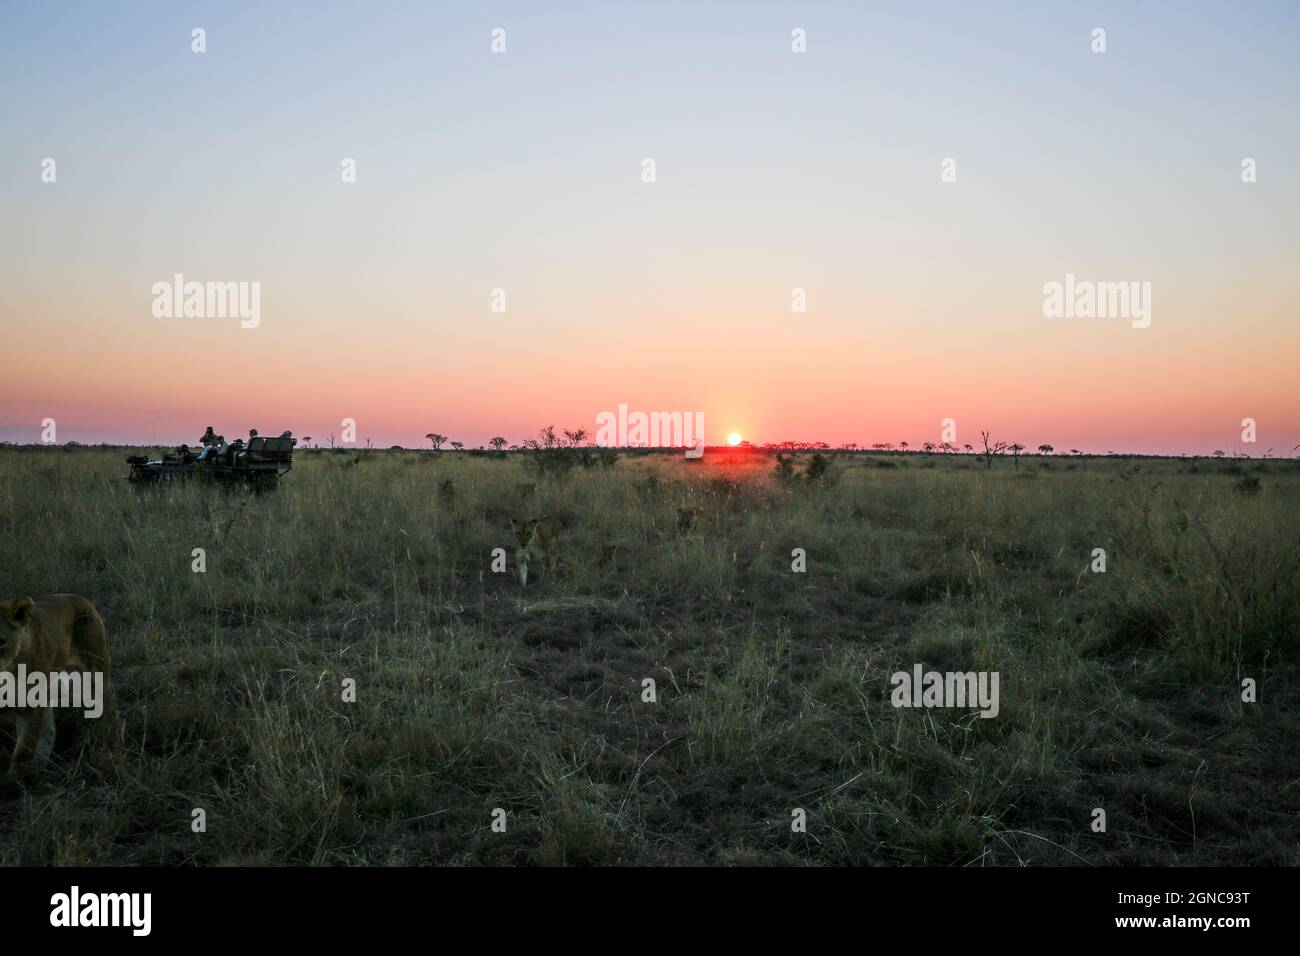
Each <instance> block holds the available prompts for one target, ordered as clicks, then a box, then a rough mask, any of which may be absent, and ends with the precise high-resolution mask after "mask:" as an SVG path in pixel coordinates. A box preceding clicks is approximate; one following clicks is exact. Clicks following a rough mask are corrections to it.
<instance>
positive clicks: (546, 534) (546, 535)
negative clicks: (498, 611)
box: [510, 517, 560, 585]
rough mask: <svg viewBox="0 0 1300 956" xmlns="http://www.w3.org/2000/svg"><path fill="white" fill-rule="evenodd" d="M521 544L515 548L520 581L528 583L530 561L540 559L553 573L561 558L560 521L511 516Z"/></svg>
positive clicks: (546, 518) (516, 535) (522, 583)
mask: <svg viewBox="0 0 1300 956" xmlns="http://www.w3.org/2000/svg"><path fill="white" fill-rule="evenodd" d="M510 527H512V528H514V529H515V538H516V539H518V542H519V546H518V547H517V548H515V564H516V565H517V566H518V567H519V583H520V584H521V585H527V584H528V562H529V561H530V560H536V561H540V562H541V563H542V564H543V565H544V566H545V568H546V570H547V571H548V572H551V573H553V572H554V571H555V566H556V564H557V563H558V562H559V560H560V522H559V521H557V520H556V519H555V518H551V517H544V518H511V519H510Z"/></svg>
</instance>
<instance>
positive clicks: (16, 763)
mask: <svg viewBox="0 0 1300 956" xmlns="http://www.w3.org/2000/svg"><path fill="white" fill-rule="evenodd" d="M20 664H22V665H26V669H27V670H26V673H27V674H28V675H30V674H33V673H35V672H38V671H39V672H42V673H46V674H52V673H58V672H61V671H65V670H68V669H69V668H76V669H78V670H81V671H85V672H99V673H102V674H103V675H104V683H103V694H104V712H103V714H102V716H101V719H105V720H108V721H109V725H110V726H115V724H116V714H115V711H114V707H113V688H112V684H111V683H110V680H109V669H110V663H109V659H108V642H107V640H106V638H105V635H104V622H103V621H102V620H101V619H100V617H99V612H97V611H96V610H95V606H94V605H93V604H91V603H90V602H89V601H87V600H86V599H85V598H83V597H78V596H77V595H75V594H51V595H49V596H47V597H43V598H38V599H36V600H34V601H33V600H32V599H31V598H29V597H21V598H10V599H9V600H7V601H0V673H5V674H12V675H14V677H12V678H10V680H16V678H17V671H18V666H19V665H20ZM0 717H5V718H12V719H16V720H17V721H18V743H17V746H15V747H14V755H13V760H12V761H11V763H10V765H9V773H10V775H12V776H17V777H22V776H26V775H27V774H28V773H29V772H30V771H31V770H32V769H33V768H34V767H40V766H43V765H44V764H45V763H46V762H47V761H48V760H49V757H50V752H51V751H52V750H53V749H54V707H49V706H47V707H20V708H14V707H0Z"/></svg>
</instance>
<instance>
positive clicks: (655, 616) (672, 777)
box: [0, 448, 1300, 866]
mask: <svg viewBox="0 0 1300 956" xmlns="http://www.w3.org/2000/svg"><path fill="white" fill-rule="evenodd" d="M125 453H126V452H125V451H124V450H120V449H70V450H63V449H37V448H7V449H0V541H3V547H2V548H0V595H3V596H6V597H8V596H16V595H23V594H32V595H39V594H45V593H51V592H60V591H71V592H75V593H79V594H83V595H85V596H86V597H88V598H90V599H91V600H92V601H93V602H94V603H95V604H96V605H97V606H98V608H99V609H100V611H101V613H102V615H103V617H104V619H105V622H106V624H107V628H108V635H109V646H110V648H111V650H112V653H113V657H114V665H115V679H116V685H117V688H118V699H119V710H120V712H121V714H122V716H123V719H124V728H125V729H124V741H123V747H122V751H121V753H120V754H119V755H117V756H116V757H114V756H113V755H111V754H110V753H109V752H107V751H105V750H103V749H101V748H98V747H96V746H94V745H93V743H92V741H93V736H91V735H86V734H85V733H84V730H83V729H82V728H79V727H78V726H77V720H78V718H75V717H73V718H71V719H67V720H64V721H63V723H62V724H61V729H60V739H59V744H58V745H57V747H56V751H55V761H54V764H53V765H52V766H51V768H50V769H48V770H47V771H45V773H44V774H43V775H42V776H41V777H39V778H38V779H37V780H36V781H34V782H33V783H32V784H31V785H30V786H29V787H28V788H27V789H25V790H24V789H21V788H18V787H17V786H16V785H10V787H9V788H8V789H6V790H5V792H4V793H3V795H2V796H0V859H2V860H3V861H4V862H6V863H10V864H18V863H21V864H246V863H264V864H278V863H288V864H326V865H329V864H442V863H447V864H513V863H526V864H565V863H567V864H619V863H622V864H699V863H704V864H755V863H770V864H804V863H810V864H844V863H855V864H940V865H953V866H981V865H989V866H991V865H1019V864H1029V865H1044V864H1049V865H1051V864H1067V865H1070V864H1092V865H1115V864H1121V865H1130V864H1146V865H1173V864H1295V863H1297V862H1300V850H1298V841H1300V818H1298V816H1297V814H1298V812H1300V745H1298V744H1300V684H1298V681H1297V664H1296V661H1297V649H1298V644H1300V548H1298V547H1297V545H1300V520H1298V519H1300V509H1297V502H1298V501H1300V495H1298V492H1300V469H1298V468H1297V467H1296V466H1295V463H1294V462H1287V461H1269V462H1231V463H1229V462H1211V461H1205V460H1202V461H1200V462H1199V463H1195V464H1193V463H1192V462H1190V461H1180V460H1136V459H1135V460H1126V459H1088V458H1074V459H1064V458H1051V459H1038V458H1022V459H1021V460H1020V463H1019V468H1018V469H1017V468H1016V467H1014V465H1013V462H1012V461H1011V460H1010V459H1006V460H1001V459H999V460H997V461H996V462H995V464H994V467H993V468H992V470H986V469H985V468H984V466H983V465H981V464H979V463H978V462H976V461H975V460H974V459H972V458H969V457H964V456H948V457H942V456H928V455H919V454H909V455H892V456H867V455H855V456H840V457H835V458H834V460H833V462H832V465H831V470H830V472H829V474H828V475H826V476H825V479H824V480H817V481H814V480H808V479H807V478H806V477H801V475H802V473H803V472H804V471H805V470H806V468H807V462H806V461H803V460H801V461H800V463H799V464H798V466H797V467H796V468H795V475H794V477H792V478H790V479H788V480H782V479H779V478H777V477H774V476H773V469H774V464H775V462H774V461H773V459H772V458H771V457H770V456H768V455H766V454H764V453H758V452H755V453H751V454H743V453H736V454H734V455H731V456H727V455H722V456H719V455H713V454H712V453H710V456H709V457H706V459H705V461H704V462H703V463H698V464H695V463H686V462H682V461H680V460H677V459H676V458H674V457H671V456H668V455H640V456H622V457H620V458H619V460H618V461H617V462H615V463H613V464H610V465H601V464H599V463H597V464H595V465H594V466H593V467H590V468H584V467H575V468H573V469H572V470H569V471H568V472H567V473H565V474H560V475H539V474H534V473H533V470H532V469H531V468H530V467H529V464H528V460H527V459H526V458H525V456H524V455H523V454H510V455H506V456H501V457H494V456H491V455H473V456H471V455H468V454H458V453H449V452H443V453H433V452H416V451H388V452H358V451H349V452H341V453H331V452H325V451H316V452H303V451H300V452H299V453H298V454H297V455H296V456H295V467H294V469H293V471H292V473H290V474H289V475H288V476H287V477H286V478H285V480H284V482H283V484H282V486H281V488H280V489H279V490H278V491H276V492H273V493H269V494H264V495H251V494H249V493H247V492H234V493H231V492H224V491H222V490H219V489H216V488H213V487H210V486H205V485H200V484H191V485H187V486H180V487H173V488H169V489H167V490H166V491H163V492H158V491H144V492H141V491H139V490H137V489H135V488H133V487H132V486H130V485H128V483H127V482H125V481H122V480H121V478H120V476H121V475H123V474H124V473H125V470H126V466H125V464H124V463H123V457H124V455H125ZM679 509H693V511H692V512H691V514H692V517H691V519H690V520H689V521H679ZM530 514H531V515H543V514H552V515H556V516H558V517H560V518H561V519H562V521H563V523H564V525H565V532H564V536H563V538H562V542H563V543H562V547H563V551H562V555H561V561H560V567H559V570H558V573H557V574H556V575H555V576H554V577H552V578H548V577H547V576H545V575H540V576H537V577H534V578H532V579H530V582H529V585H528V587H527V589H521V587H520V586H519V583H518V581H517V580H516V579H515V577H514V576H513V573H495V572H494V571H493V570H492V552H493V549H494V548H504V549H506V550H507V552H508V553H509V554H510V555H511V558H510V562H509V564H510V571H511V572H513V570H514V568H513V546H514V542H513V539H512V536H511V533H510V518H511V517H512V516H527V515H530ZM195 548H203V549H205V551H206V562H207V569H206V571H205V572H203V573H196V572H195V571H194V570H192V563H193V561H194V558H193V556H192V552H193V549H195ZM796 548H802V549H804V550H805V551H806V554H807V570H806V572H803V573H795V572H793V571H792V570H791V563H792V558H791V552H792V550H793V549H796ZM1095 548H1103V549H1105V552H1106V560H1107V566H1106V571H1105V572H1104V573H1095V572H1093V571H1092V570H1091V568H1090V565H1091V563H1092V560H1093V550H1094V549H1095ZM534 573H536V572H535V571H534ZM917 662H921V663H923V664H925V665H926V666H927V667H933V668H939V669H941V670H980V671H997V672H998V673H999V674H1000V713H999V715H998V716H997V717H996V718H993V719H982V718H980V717H979V716H978V714H977V713H976V712H975V711H973V710H919V709H918V710H907V709H902V710H900V709H895V708H894V707H893V706H892V705H891V704H890V701H889V691H890V683H889V678H890V675H891V673H893V672H894V671H897V670H910V669H911V668H912V666H913V664H915V663H917ZM1247 677H1249V678H1252V679H1254V680H1255V681H1256V683H1257V686H1258V701H1257V702H1255V703H1244V702H1243V701H1242V696H1241V694H1242V692H1241V681H1242V680H1243V678H1247ZM348 678H351V679H352V680H354V681H355V686H356V701H355V702H354V703H347V702H344V701H343V699H342V687H343V682H344V681H345V679H348ZM646 678H652V679H653V680H654V681H655V685H656V691H657V701H656V702H654V703H647V702H645V701H643V699H642V698H643V681H644V680H645V679H646ZM12 745H13V738H12V732H11V731H10V730H9V729H8V728H4V727H3V726H2V725H0V746H2V747H5V748H6V756H7V754H8V752H9V749H11V748H12ZM498 807H499V808H502V809H504V810H505V811H506V812H507V817H506V820H507V829H506V832H505V833H495V832H493V831H492V829H491V826H490V824H491V820H492V811H493V809H494V808H498ZM1096 807H1101V808H1103V809H1104V810H1105V811H1106V816H1107V828H1106V832H1104V833H1095V832H1093V831H1092V829H1091V827H1090V824H1091V823H1092V820H1093V816H1092V811H1093V809H1094V808H1096ZM195 808H202V809H203V810H204V811H205V813H206V821H207V829H206V832H202V833H195V832H193V830H192V827H191V823H192V820H193V811H194V810H195ZM793 808H803V809H804V810H806V812H807V832H806V833H793V832H791V810H792V809H793Z"/></svg>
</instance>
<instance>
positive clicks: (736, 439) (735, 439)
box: [727, 432, 740, 445]
mask: <svg viewBox="0 0 1300 956" xmlns="http://www.w3.org/2000/svg"><path fill="white" fill-rule="evenodd" d="M727 444H728V445H739V444H740V432H732V433H731V434H730V435H728V436H727Z"/></svg>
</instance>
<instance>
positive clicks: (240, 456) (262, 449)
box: [126, 437, 298, 491]
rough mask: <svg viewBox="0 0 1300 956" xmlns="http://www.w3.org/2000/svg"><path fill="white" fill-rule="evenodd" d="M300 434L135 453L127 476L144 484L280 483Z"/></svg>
mask: <svg viewBox="0 0 1300 956" xmlns="http://www.w3.org/2000/svg"><path fill="white" fill-rule="evenodd" d="M297 442H298V440H297V439H296V438H289V437H281V438H262V437H258V438H252V439H249V442H248V444H247V445H246V446H243V447H239V446H237V445H236V446H233V447H232V446H228V447H226V448H223V449H218V448H217V447H215V446H210V447H207V448H204V449H203V450H202V451H201V452H200V453H199V454H195V453H194V452H192V451H190V450H189V449H188V448H186V447H184V446H182V447H181V448H180V449H178V450H177V451H174V452H168V453H167V454H165V455H163V456H162V457H161V458H158V459H155V460H153V461H150V460H149V458H148V457H147V456H145V455H132V456H130V457H129V458H127V460H126V462H127V464H128V465H130V466H131V473H130V474H129V475H127V476H126V477H127V480H128V481H131V482H133V483H136V484H142V485H160V484H162V483H163V482H167V481H185V480H188V479H190V478H200V479H203V480H205V481H217V482H221V483H223V484H231V485H239V484H243V485H247V486H248V487H250V488H252V489H253V490H254V491H266V490H269V489H271V488H274V487H276V486H277V485H278V484H279V483H280V478H281V476H283V475H286V474H288V472H289V469H291V468H292V467H293V446H294V445H295V444H297Z"/></svg>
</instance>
